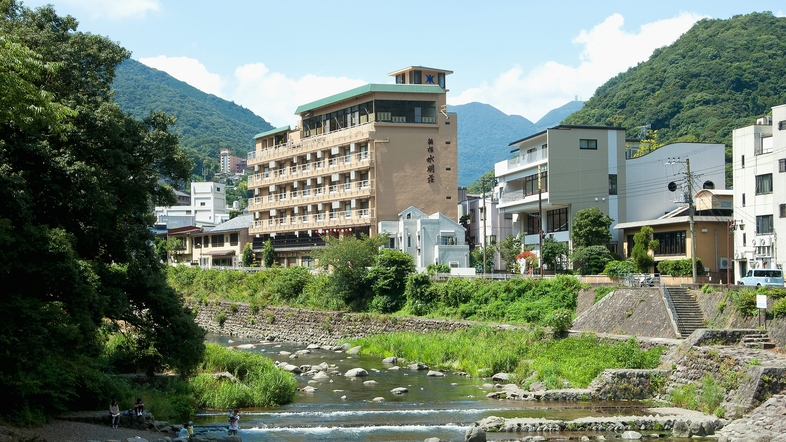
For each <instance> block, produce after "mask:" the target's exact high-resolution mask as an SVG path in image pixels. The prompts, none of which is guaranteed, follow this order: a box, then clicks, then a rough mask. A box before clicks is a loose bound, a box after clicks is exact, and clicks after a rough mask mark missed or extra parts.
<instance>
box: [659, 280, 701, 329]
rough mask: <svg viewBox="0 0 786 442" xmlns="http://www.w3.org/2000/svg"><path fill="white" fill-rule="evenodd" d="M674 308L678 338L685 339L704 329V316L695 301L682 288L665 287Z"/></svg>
mask: <svg viewBox="0 0 786 442" xmlns="http://www.w3.org/2000/svg"><path fill="white" fill-rule="evenodd" d="M666 290H668V292H669V296H670V297H671V303H672V305H673V306H674V312H675V318H674V320H675V321H676V322H677V330H678V331H679V332H680V336H682V337H687V336H690V334H691V333H693V332H694V331H696V330H697V329H700V328H704V322H705V321H704V315H703V314H702V312H701V308H700V307H699V304H698V303H697V302H696V299H695V298H694V297H693V296H691V295H690V294H689V293H688V291H687V290H686V289H684V288H682V287H667V288H666Z"/></svg>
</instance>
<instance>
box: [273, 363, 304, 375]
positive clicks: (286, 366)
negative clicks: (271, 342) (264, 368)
mask: <svg viewBox="0 0 786 442" xmlns="http://www.w3.org/2000/svg"><path fill="white" fill-rule="evenodd" d="M279 367H281V368H282V369H284V370H286V371H288V372H290V373H294V374H300V373H303V370H301V369H300V367H298V366H297V365H293V364H287V363H284V364H281V365H279Z"/></svg>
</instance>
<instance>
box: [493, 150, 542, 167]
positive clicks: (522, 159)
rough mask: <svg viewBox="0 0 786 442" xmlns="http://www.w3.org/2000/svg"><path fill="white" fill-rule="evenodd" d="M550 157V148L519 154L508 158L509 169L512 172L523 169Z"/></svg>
mask: <svg viewBox="0 0 786 442" xmlns="http://www.w3.org/2000/svg"><path fill="white" fill-rule="evenodd" d="M548 159H549V155H548V149H538V150H536V151H535V152H527V153H523V154H519V155H516V156H515V157H513V158H510V159H508V164H507V171H508V172H512V171H514V170H518V169H523V168H526V167H527V166H529V165H532V164H534V163H537V162H540V161H543V160H548ZM498 164H499V163H498Z"/></svg>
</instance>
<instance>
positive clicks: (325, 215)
mask: <svg viewBox="0 0 786 442" xmlns="http://www.w3.org/2000/svg"><path fill="white" fill-rule="evenodd" d="M451 73H452V72H451V71H447V70H441V69H433V68H427V67H422V66H410V67H408V68H405V69H401V70H398V71H395V72H391V73H390V74H389V75H390V76H392V77H395V83H392V84H368V85H365V86H361V87H358V88H354V89H351V90H348V91H345V92H342V93H339V94H335V95H331V96H329V97H325V98H323V99H321V100H317V101H314V102H311V103H307V104H304V105H301V106H300V107H298V108H297V109H296V111H295V114H296V115H298V116H299V117H300V121H299V122H298V124H297V126H296V127H295V128H291V127H289V126H286V127H280V128H277V129H273V130H271V131H267V132H263V133H260V134H258V135H256V136H255V140H256V149H255V150H254V151H253V152H250V153H249V155H248V165H249V167H253V169H254V173H253V175H251V176H250V177H249V180H248V188H249V189H251V190H253V192H254V196H253V198H251V199H249V211H250V212H251V213H253V215H254V222H253V224H252V226H251V229H250V232H251V234H253V235H254V236H255V237H256V239H255V250H256V249H258V248H260V247H261V244H263V243H264V241H266V240H267V239H268V238H269V239H271V242H272V244H273V247H274V250H275V252H276V256H277V259H278V261H279V263H280V264H281V265H284V266H289V265H302V264H303V263H304V262H310V257H309V256H308V251H309V250H311V248H313V247H315V246H320V245H323V244H324V242H323V241H322V238H321V236H322V235H333V236H342V235H358V234H360V233H365V234H368V235H375V234H377V233H381V232H378V228H377V226H378V223H379V222H380V221H395V220H398V214H399V213H401V212H402V211H403V210H404V209H406V208H407V207H409V206H414V207H416V208H419V209H420V210H427V211H429V212H442V213H456V204H457V198H458V151H457V148H458V146H457V123H458V122H457V118H456V115H455V114H449V113H447V112H446V108H447V107H446V104H447V103H446V92H447V88H446V84H445V77H446V76H447V75H449V74H451Z"/></svg>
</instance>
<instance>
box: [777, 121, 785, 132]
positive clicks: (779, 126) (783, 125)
mask: <svg viewBox="0 0 786 442" xmlns="http://www.w3.org/2000/svg"><path fill="white" fill-rule="evenodd" d="M778 130H786V120H781V121H778Z"/></svg>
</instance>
